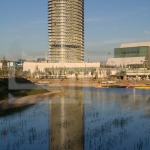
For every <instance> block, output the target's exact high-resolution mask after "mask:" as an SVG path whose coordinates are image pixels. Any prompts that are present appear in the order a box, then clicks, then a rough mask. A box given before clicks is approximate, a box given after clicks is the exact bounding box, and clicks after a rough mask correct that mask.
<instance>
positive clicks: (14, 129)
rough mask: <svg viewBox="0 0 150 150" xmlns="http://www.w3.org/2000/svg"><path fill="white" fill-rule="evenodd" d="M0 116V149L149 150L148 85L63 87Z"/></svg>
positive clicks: (149, 110)
mask: <svg viewBox="0 0 150 150" xmlns="http://www.w3.org/2000/svg"><path fill="white" fill-rule="evenodd" d="M65 90H66V91H67V95H66V96H64V97H61V98H58V99H52V100H45V101H42V102H40V103H38V104H36V105H33V106H31V107H28V108H27V109H24V110H21V111H19V112H17V113H14V114H11V115H5V116H1V117H0V150H18V149H19V150H30V149H31V150H34V149H35V150H41V149H43V150H48V149H51V150H149V149H150V91H149V90H141V89H115V88H112V89H96V88H75V87H73V88H68V89H67V88H65Z"/></svg>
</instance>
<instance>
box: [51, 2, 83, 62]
mask: <svg viewBox="0 0 150 150" xmlns="http://www.w3.org/2000/svg"><path fill="white" fill-rule="evenodd" d="M48 33H49V60H50V62H53V63H59V62H62V63H71V62H72V63H78V62H79V63H81V62H83V60H84V0H48Z"/></svg>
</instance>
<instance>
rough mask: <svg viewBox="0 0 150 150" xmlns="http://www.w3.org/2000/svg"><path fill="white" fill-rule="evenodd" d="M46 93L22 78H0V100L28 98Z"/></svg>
mask: <svg viewBox="0 0 150 150" xmlns="http://www.w3.org/2000/svg"><path fill="white" fill-rule="evenodd" d="M46 92H48V91H47V90H45V89H43V88H41V87H40V86H38V85H35V84H34V83H32V82H30V81H29V80H27V79H24V78H0V100H4V99H6V100H7V99H8V98H9V95H11V96H14V97H22V96H29V95H35V94H42V93H46Z"/></svg>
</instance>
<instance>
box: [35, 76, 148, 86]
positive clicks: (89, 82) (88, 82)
mask: <svg viewBox="0 0 150 150" xmlns="http://www.w3.org/2000/svg"><path fill="white" fill-rule="evenodd" d="M40 81H42V80H40ZM47 81H49V84H38V83H36V84H37V85H40V86H44V85H45V86H48V87H54V86H55V87H72V86H74V87H97V86H100V85H102V86H117V85H118V86H123V85H127V84H128V85H136V86H148V85H150V81H146V80H145V81H144V80H143V81H142V80H141V81H134V80H116V84H101V80H99V79H96V80H94V79H89V78H87V79H79V80H76V79H64V80H60V79H50V80H47Z"/></svg>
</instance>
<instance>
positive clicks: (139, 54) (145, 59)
mask: <svg viewBox="0 0 150 150" xmlns="http://www.w3.org/2000/svg"><path fill="white" fill-rule="evenodd" d="M129 64H130V65H132V64H135V65H136V64H137V65H138V64H139V65H140V64H145V66H146V67H147V68H149V67H150V42H139V43H127V44H121V46H120V48H115V49H114V58H110V59H108V62H107V65H116V66H117V65H129Z"/></svg>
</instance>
